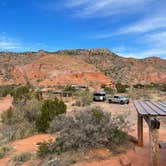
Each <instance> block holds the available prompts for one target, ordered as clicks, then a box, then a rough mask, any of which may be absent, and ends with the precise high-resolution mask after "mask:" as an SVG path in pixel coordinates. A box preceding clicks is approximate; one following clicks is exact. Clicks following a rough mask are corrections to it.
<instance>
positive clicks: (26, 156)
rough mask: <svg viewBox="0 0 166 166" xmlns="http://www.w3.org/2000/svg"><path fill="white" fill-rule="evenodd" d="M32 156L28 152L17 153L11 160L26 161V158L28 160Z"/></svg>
mask: <svg viewBox="0 0 166 166" xmlns="http://www.w3.org/2000/svg"><path fill="white" fill-rule="evenodd" d="M31 157H32V154H31V153H30V152H23V153H21V154H19V155H15V156H14V157H13V161H16V162H26V161H28V160H30V159H31Z"/></svg>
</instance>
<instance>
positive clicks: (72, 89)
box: [63, 85, 76, 93]
mask: <svg viewBox="0 0 166 166" xmlns="http://www.w3.org/2000/svg"><path fill="white" fill-rule="evenodd" d="M63 91H64V92H71V93H74V92H75V91H76V88H75V87H73V86H71V85H67V86H65V87H64V90H63Z"/></svg>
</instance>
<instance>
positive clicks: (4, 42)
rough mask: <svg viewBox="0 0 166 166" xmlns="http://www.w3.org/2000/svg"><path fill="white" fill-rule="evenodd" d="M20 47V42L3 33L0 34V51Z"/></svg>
mask: <svg viewBox="0 0 166 166" xmlns="http://www.w3.org/2000/svg"><path fill="white" fill-rule="evenodd" d="M20 48H22V44H21V42H19V41H17V40H16V39H13V38H10V37H8V36H7V35H6V34H5V33H2V34H0V51H8V50H16V49H20Z"/></svg>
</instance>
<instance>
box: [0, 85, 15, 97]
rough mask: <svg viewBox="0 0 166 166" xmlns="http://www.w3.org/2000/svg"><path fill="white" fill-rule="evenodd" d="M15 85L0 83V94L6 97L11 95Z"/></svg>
mask: <svg viewBox="0 0 166 166" xmlns="http://www.w3.org/2000/svg"><path fill="white" fill-rule="evenodd" d="M16 87H17V86H16V85H2V86H0V96H1V97H6V96H7V95H11V94H12V93H13V91H14V89H15V88H16Z"/></svg>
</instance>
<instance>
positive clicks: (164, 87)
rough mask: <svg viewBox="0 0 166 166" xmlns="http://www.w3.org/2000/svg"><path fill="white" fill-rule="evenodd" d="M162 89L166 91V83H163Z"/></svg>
mask: <svg viewBox="0 0 166 166" xmlns="http://www.w3.org/2000/svg"><path fill="white" fill-rule="evenodd" d="M161 91H163V92H166V84H163V85H162V86H161Z"/></svg>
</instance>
